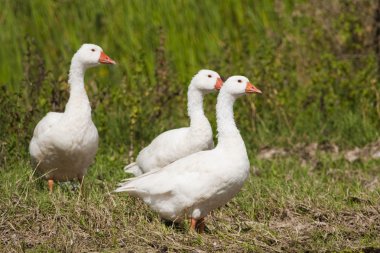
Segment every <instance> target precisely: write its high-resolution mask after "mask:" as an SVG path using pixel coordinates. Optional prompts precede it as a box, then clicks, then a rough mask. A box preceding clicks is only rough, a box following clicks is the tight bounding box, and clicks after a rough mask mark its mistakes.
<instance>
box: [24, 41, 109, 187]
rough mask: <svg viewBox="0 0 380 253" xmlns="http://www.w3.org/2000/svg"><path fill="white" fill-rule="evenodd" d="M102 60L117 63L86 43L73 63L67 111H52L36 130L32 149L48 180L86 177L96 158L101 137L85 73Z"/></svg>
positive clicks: (96, 47) (31, 152) (38, 167)
mask: <svg viewBox="0 0 380 253" xmlns="http://www.w3.org/2000/svg"><path fill="white" fill-rule="evenodd" d="M99 63H104V64H114V63H115V62H114V61H113V60H111V59H110V58H109V57H108V56H107V55H105V54H104V53H103V50H102V49H101V48H100V47H99V46H96V45H92V44H84V45H82V47H81V48H80V49H79V50H78V51H77V53H76V54H75V55H74V57H73V59H72V62H71V67H70V74H69V84H70V98H69V101H68V102H67V104H66V108H65V111H64V112H63V113H58V112H49V113H48V114H47V115H46V116H45V117H44V118H43V119H42V120H41V121H40V122H39V123H38V124H37V126H36V128H35V129H34V133H33V138H32V140H31V142H30V145H29V152H30V155H31V157H32V160H33V161H34V162H35V165H36V171H37V172H38V173H39V174H42V175H44V177H45V178H47V179H48V180H53V181H67V180H72V179H76V178H77V179H79V180H82V178H83V176H84V175H85V174H86V171H87V169H88V167H89V166H90V164H91V163H92V161H93V159H94V157H95V154H96V151H97V149H98V139H99V137H98V131H97V129H96V127H95V125H94V123H93V122H92V118H91V106H90V102H89V99H88V96H87V94H86V90H85V88H84V73H85V71H86V69H87V68H89V67H93V66H96V65H98V64H99ZM53 181H51V182H53ZM49 187H50V182H49ZM51 187H52V186H51ZM50 190H52V189H50Z"/></svg>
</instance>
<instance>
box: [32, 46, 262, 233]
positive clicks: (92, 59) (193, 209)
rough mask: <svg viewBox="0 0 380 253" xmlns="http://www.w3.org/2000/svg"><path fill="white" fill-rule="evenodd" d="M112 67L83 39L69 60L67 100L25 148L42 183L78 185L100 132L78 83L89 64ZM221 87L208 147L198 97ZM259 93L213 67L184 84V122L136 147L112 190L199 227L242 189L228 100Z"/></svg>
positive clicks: (240, 156) (239, 150) (240, 152)
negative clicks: (214, 128) (123, 175)
mask: <svg viewBox="0 0 380 253" xmlns="http://www.w3.org/2000/svg"><path fill="white" fill-rule="evenodd" d="M100 64H115V61H114V60H112V59H111V58H110V57H108V56H107V55H106V54H105V53H104V52H103V50H102V48H100V47H99V46H97V45H93V44H83V45H82V46H81V47H80V49H79V50H78V51H77V52H76V53H75V54H74V56H73V58H72V60H71V66H70V72H69V84H70V97H69V100H68V102H67V104H66V107H65V111H64V112H63V113H57V112H49V113H48V114H47V115H46V116H45V117H44V118H42V120H41V121H40V122H39V123H38V124H37V126H36V127H35V129H34V133H33V138H32V140H31V142H30V146H29V151H30V155H31V157H32V161H33V163H34V165H35V170H36V172H37V173H39V174H40V175H42V176H43V177H44V178H46V180H48V187H49V191H50V192H52V191H53V185H54V182H55V181H69V180H75V179H77V180H79V182H80V183H81V184H82V182H83V177H84V176H85V174H86V172H87V169H88V167H89V166H90V165H91V163H92V162H93V159H94V157H95V155H96V152H97V149H98V141H99V136H98V131H97V129H96V126H95V125H94V123H93V122H92V118H91V106H90V103H89V99H88V96H87V93H86V90H85V86H84V74H85V71H86V70H87V69H88V68H91V67H95V66H98V65H100ZM216 91H219V94H218V98H217V104H216V118H217V131H218V135H217V136H218V143H217V145H216V146H214V142H213V133H212V128H211V125H210V122H209V121H208V119H207V117H206V116H205V114H204V110H203V97H204V96H205V95H206V94H209V93H212V92H216ZM251 93H261V91H260V90H259V89H258V88H256V87H255V86H254V85H253V84H251V83H250V81H249V80H248V78H246V77H245V76H231V77H229V78H228V79H227V80H226V81H225V82H223V80H222V79H221V78H220V76H219V74H218V73H217V72H215V71H212V70H205V69H204V70H200V71H199V72H198V73H197V74H196V75H195V76H194V77H193V78H192V80H191V82H190V85H189V87H188V93H187V97H188V104H187V109H188V115H189V118H190V126H188V127H184V128H178V129H173V130H169V131H166V132H164V133H162V134H160V135H159V136H157V137H156V138H155V139H154V140H153V141H152V142H151V143H150V144H149V145H148V146H147V147H145V148H144V149H142V150H141V151H140V153H139V154H138V156H137V158H136V162H134V163H131V164H129V165H127V166H125V167H124V171H125V172H126V173H128V174H129V175H131V174H132V175H133V176H134V177H132V178H131V177H129V178H128V179H125V180H124V181H123V182H121V183H120V184H119V187H118V188H116V189H115V192H127V193H128V194H129V195H131V196H135V197H138V198H141V199H142V200H143V201H144V202H145V203H146V204H147V205H149V206H150V207H151V208H152V209H153V210H154V211H156V212H157V213H158V214H159V215H160V216H161V217H162V218H164V219H166V220H170V221H174V222H181V221H183V220H184V219H188V220H189V224H190V228H191V230H196V231H198V232H200V233H202V232H204V228H205V217H206V216H207V215H208V214H209V213H210V212H211V211H212V210H214V209H216V208H218V207H221V206H223V205H225V204H226V203H227V202H228V201H229V200H231V199H232V198H233V197H234V196H235V195H236V194H237V193H238V192H239V191H240V189H241V188H242V186H243V183H244V181H245V180H246V179H247V177H248V174H249V168H250V164H249V159H248V155H247V150H246V147H245V144H244V140H243V139H242V137H241V135H240V132H239V130H238V128H237V127H236V123H235V120H234V113H233V105H234V102H235V100H236V99H237V98H239V97H241V96H242V95H244V94H251Z"/></svg>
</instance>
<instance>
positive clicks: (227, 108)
mask: <svg viewBox="0 0 380 253" xmlns="http://www.w3.org/2000/svg"><path fill="white" fill-rule="evenodd" d="M235 100H236V97H234V96H232V95H231V94H229V93H227V92H225V91H224V90H223V89H221V90H220V92H219V96H218V101H217V103H216V121H217V125H218V146H219V145H221V144H228V145H230V144H231V141H232V142H234V143H239V144H243V145H244V142H243V139H242V138H241V135H240V132H239V130H238V129H237V127H236V124H235V120H234V112H233V105H234V102H235Z"/></svg>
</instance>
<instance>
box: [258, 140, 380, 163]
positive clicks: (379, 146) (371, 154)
mask: <svg viewBox="0 0 380 253" xmlns="http://www.w3.org/2000/svg"><path fill="white" fill-rule="evenodd" d="M318 153H327V154H329V155H331V156H332V157H333V158H335V159H336V158H338V157H340V156H342V157H344V159H345V160H347V161H348V162H354V161H357V160H363V161H368V160H371V159H380V139H379V140H377V141H375V142H372V143H369V144H367V145H366V146H364V147H362V148H359V147H355V148H354V149H351V150H342V151H340V149H339V147H338V146H337V145H335V144H333V143H327V142H325V143H316V142H314V143H311V144H303V143H298V144H296V145H294V147H293V148H277V147H264V148H262V149H261V150H260V151H259V153H258V155H257V157H258V158H259V159H263V160H265V159H267V160H269V159H275V158H279V157H286V156H290V155H292V156H294V155H295V156H299V157H300V158H301V160H302V161H303V162H308V161H311V160H313V159H314V158H315V157H316V155H317V154H318Z"/></svg>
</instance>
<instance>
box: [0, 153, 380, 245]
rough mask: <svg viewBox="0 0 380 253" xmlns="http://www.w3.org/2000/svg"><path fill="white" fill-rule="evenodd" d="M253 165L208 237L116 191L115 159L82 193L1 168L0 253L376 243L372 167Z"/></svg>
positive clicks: (102, 164) (100, 163)
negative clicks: (167, 220) (50, 190)
mask: <svg viewBox="0 0 380 253" xmlns="http://www.w3.org/2000/svg"><path fill="white" fill-rule="evenodd" d="M317 159H318V160H319V161H320V162H321V165H320V166H319V167H318V169H316V168H313V167H312V166H310V165H309V164H308V165H306V166H302V165H301V163H300V161H299V159H298V158H297V157H294V156H293V157H289V158H283V159H276V160H270V161H267V160H255V161H254V162H253V166H254V167H255V169H254V170H251V175H250V177H249V179H248V180H247V181H246V183H245V185H244V188H243V190H242V191H241V192H240V193H239V194H238V196H237V197H236V198H234V199H233V200H232V201H231V202H229V203H228V204H227V205H226V206H224V207H222V208H220V209H218V210H216V211H214V212H213V213H212V214H211V215H210V216H209V217H208V219H207V228H208V229H207V232H206V234H204V235H198V234H193V233H190V232H189V231H188V227H187V226H186V224H185V226H174V225H171V224H165V223H164V222H163V221H161V220H160V218H159V217H158V215H157V214H156V213H154V212H152V211H150V210H149V208H148V207H147V206H145V205H144V204H143V202H142V201H140V200H137V199H134V198H131V197H128V196H127V195H126V194H115V193H112V190H113V189H115V186H116V183H117V182H118V181H119V180H121V179H122V178H124V176H125V175H124V172H123V171H122V169H121V167H122V165H123V164H122V163H121V162H120V161H112V159H110V158H109V157H108V156H101V155H100V156H98V158H97V161H96V163H95V164H94V165H93V166H92V167H91V169H90V171H89V174H88V176H87V177H86V179H85V185H84V188H83V191H82V192H80V191H78V190H72V189H71V186H70V185H67V184H64V185H57V186H56V187H55V190H54V193H53V194H51V195H50V194H48V190H47V183H46V181H45V180H39V179H37V178H36V177H35V176H33V175H32V170H31V168H30V165H29V164H28V163H26V162H25V161H23V160H21V161H19V162H15V163H13V164H12V165H11V166H9V167H8V168H7V169H6V170H5V171H2V177H1V179H0V180H1V181H0V191H1V192H2V194H1V196H0V200H1V201H0V203H1V204H0V210H2V211H1V222H0V228H1V229H0V231H2V232H1V235H2V244H1V250H2V251H7V252H9V251H12V250H13V251H21V250H24V251H27V252H46V251H50V252H58V251H67V252H79V251H81V252H88V251H106V252H110V251H111V252H112V251H115V252H119V251H120V250H127V251H128V250H132V251H133V252H141V251H144V252H147V251H164V252H165V251H169V252H178V251H179V252H188V251H194V250H202V251H206V252H210V251H213V252H268V251H270V252H276V251H279V252H282V251H290V252H294V251H298V252H302V251H307V250H311V251H341V250H345V249H350V250H355V249H356V250H359V249H365V248H369V247H377V248H378V247H380V241H379V239H378V234H379V232H380V231H379V226H380V223H379V208H380V206H379V196H380V185H379V183H378V181H376V182H377V183H375V187H371V188H369V183H370V182H373V180H374V178H377V177H378V170H379V166H380V163H379V162H378V161H377V162H375V161H371V162H366V163H362V162H357V163H353V164H350V163H348V162H346V161H345V160H343V159H341V158H339V159H338V160H333V159H331V157H330V156H329V155H326V154H325V155H319V156H318V157H317Z"/></svg>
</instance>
